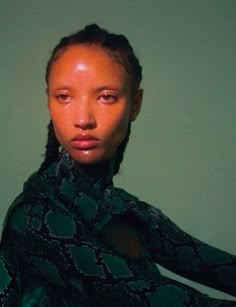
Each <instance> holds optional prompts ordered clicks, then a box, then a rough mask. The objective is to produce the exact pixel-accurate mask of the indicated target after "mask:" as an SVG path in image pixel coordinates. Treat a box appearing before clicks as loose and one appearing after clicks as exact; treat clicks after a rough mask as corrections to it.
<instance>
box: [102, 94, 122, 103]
mask: <svg viewBox="0 0 236 307" xmlns="http://www.w3.org/2000/svg"><path fill="white" fill-rule="evenodd" d="M100 99H104V101H105V102H106V103H113V102H116V101H117V99H118V96H117V95H114V94H102V95H101V96H100V97H99V100H100Z"/></svg>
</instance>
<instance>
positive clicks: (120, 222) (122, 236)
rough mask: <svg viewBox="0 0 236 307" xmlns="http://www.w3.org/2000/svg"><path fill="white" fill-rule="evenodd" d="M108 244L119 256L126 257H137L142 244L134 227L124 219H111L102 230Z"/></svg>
mask: <svg viewBox="0 0 236 307" xmlns="http://www.w3.org/2000/svg"><path fill="white" fill-rule="evenodd" d="M103 233H104V236H105V239H106V240H107V242H108V244H111V246H112V247H113V248H114V249H115V250H116V251H117V252H119V253H120V254H122V255H124V256H128V257H133V258H136V257H139V256H140V254H141V249H142V244H141V241H140V238H139V236H138V234H137V232H136V229H135V225H133V224H130V223H129V221H127V220H126V219H123V218H122V219H121V218H119V219H113V220H112V221H111V222H110V223H108V224H107V225H106V226H105V227H104V228H103Z"/></svg>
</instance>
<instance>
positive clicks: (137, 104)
mask: <svg viewBox="0 0 236 307" xmlns="http://www.w3.org/2000/svg"><path fill="white" fill-rule="evenodd" d="M142 101H143V89H139V90H138V91H137V93H136V94H135V96H134V101H133V104H132V110H131V114H130V120H131V121H135V119H136V118H137V116H138V114H139V112H140V110H141V106H142Z"/></svg>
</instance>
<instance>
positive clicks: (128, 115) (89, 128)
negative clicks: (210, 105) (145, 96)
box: [47, 44, 142, 164]
mask: <svg viewBox="0 0 236 307" xmlns="http://www.w3.org/2000/svg"><path fill="white" fill-rule="evenodd" d="M132 93H133V89H132V84H131V78H130V75H129V74H128V73H127V71H126V70H125V68H124V67H123V66H122V65H121V64H119V63H118V62H116V61H115V60H114V59H113V58H112V56H111V55H109V54H108V52H107V51H105V50H104V49H102V48H101V47H99V46H97V45H87V44H77V45H73V46H70V47H69V48H68V49H66V50H65V51H64V52H63V53H62V54H61V55H60V56H59V58H58V59H56V60H55V62H54V63H53V64H52V68H51V72H50V75H49V82H48V89H47V94H48V108H49V112H50V116H51V119H52V121H53V125H54V130H55V133H56V137H57V139H58V141H59V142H60V144H61V145H62V146H63V147H64V148H65V149H66V150H67V151H68V152H69V153H70V155H71V156H72V158H73V159H74V160H76V161H78V162H80V163H82V164H95V163H99V162H101V161H104V160H107V159H109V158H110V157H111V156H112V155H113V154H114V153H115V151H116V149H117V147H118V146H119V144H120V143H121V142H122V140H123V139H124V137H125V135H126V132H127V128H128V125H129V123H130V121H133V120H135V119H136V116H137V114H138V113H139V111H140V107H141V102H142V91H141V90H138V91H137V92H136V93H135V95H134V94H132Z"/></svg>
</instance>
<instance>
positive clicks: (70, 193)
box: [0, 152, 236, 307]
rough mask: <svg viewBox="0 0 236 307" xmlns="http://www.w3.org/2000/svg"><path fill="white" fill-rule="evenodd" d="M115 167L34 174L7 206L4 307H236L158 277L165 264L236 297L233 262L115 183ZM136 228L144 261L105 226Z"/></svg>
mask: <svg viewBox="0 0 236 307" xmlns="http://www.w3.org/2000/svg"><path fill="white" fill-rule="evenodd" d="M112 169H113V161H112V160H111V161H108V162H106V163H103V164H102V165H99V166H95V167H81V166H80V165H78V163H75V162H74V161H73V160H72V159H71V158H70V156H69V155H68V153H66V152H62V154H61V155H60V157H59V159H58V161H57V162H55V163H52V164H51V165H50V166H49V167H48V168H47V169H46V170H44V171H39V172H36V173H35V174H33V175H32V176H31V177H30V178H29V180H28V181H27V182H26V183H25V185H24V190H23V192H22V194H20V195H19V196H18V197H17V199H16V200H15V201H14V203H13V205H12V206H11V208H10V210H9V212H8V215H7V218H6V222H5V226H4V231H3V236H2V242H1V252H0V302H1V306H5V307H7V306H14V307H16V306H23V307H26V306H27V307H28V306H43V307H45V306H58V307H59V306H71V307H72V306H78V307H80V306H98V307H100V306H101V307H103V306H104V307H105V306H109V307H110V306H113V307H116V306H117V307H118V306H119V307H121V306H123V307H125V306H135V307H139V306H140V307H145V306H157V307H158V306H163V307H168V306H171V307H173V306H177V307H178V306H201V307H203V306H204V307H207V306H236V302H230V301H226V300H217V299H213V298H210V297H208V296H207V295H204V294H202V293H200V292H198V291H196V290H194V289H192V288H190V287H188V286H186V285H183V284H181V283H179V282H176V281H174V280H171V279H169V278H166V277H163V276H161V274H160V272H159V269H158V267H157V265H156V263H157V264H160V265H162V266H164V267H166V268H167V269H169V270H171V271H174V272H176V273H177V274H180V275H182V276H185V277H187V278H189V279H192V280H195V281H197V282H199V283H202V284H205V285H207V286H210V287H213V288H216V289H219V290H221V291H224V292H227V293H229V294H231V295H234V296H236V257H235V256H233V255H230V254H228V253H226V252H223V251H221V250H219V249H216V248H214V247H211V246H209V245H206V244H204V243H203V242H200V241H199V240H197V239H195V238H193V237H191V236H190V235H188V234H186V233H185V232H184V231H182V230H181V229H179V228H178V227H177V226H176V225H175V224H174V223H173V222H171V221H170V220H169V219H168V218H167V217H166V216H165V215H164V214H163V213H162V212H161V211H160V210H159V209H157V208H155V207H152V206H150V205H148V204H146V203H145V202H142V201H140V200H138V198H137V197H135V196H133V195H130V194H129V193H127V192H126V191H124V190H122V189H119V188H116V187H114V186H113V183H112V175H113V172H112ZM119 219H120V220H123V219H124V220H126V221H128V223H130V224H132V225H133V226H134V228H135V229H136V231H137V234H138V237H139V238H140V241H141V242H142V251H141V253H140V255H139V256H138V257H130V256H127V255H124V254H122V253H121V252H119V251H117V250H116V249H115V248H114V247H113V246H112V244H110V242H109V240H107V238H106V237H105V236H104V232H103V229H104V227H105V226H106V225H108V224H109V223H112V221H113V220H119Z"/></svg>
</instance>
